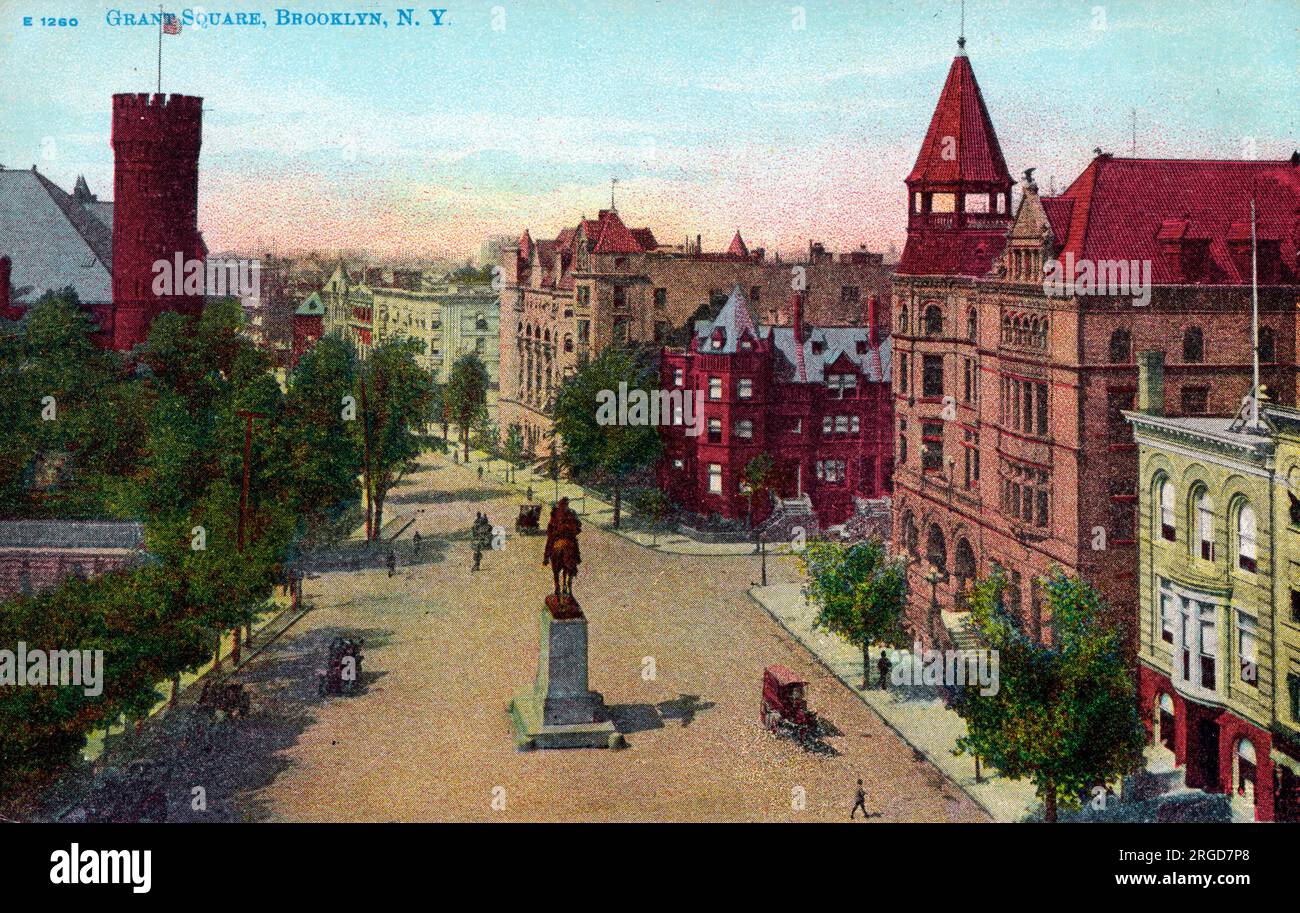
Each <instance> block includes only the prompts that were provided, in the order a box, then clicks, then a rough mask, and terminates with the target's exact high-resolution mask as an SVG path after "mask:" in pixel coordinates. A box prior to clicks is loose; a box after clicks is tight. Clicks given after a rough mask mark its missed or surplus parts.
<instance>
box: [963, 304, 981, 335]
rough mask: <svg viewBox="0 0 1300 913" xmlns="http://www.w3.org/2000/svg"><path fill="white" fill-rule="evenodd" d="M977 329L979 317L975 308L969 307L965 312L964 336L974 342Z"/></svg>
mask: <svg viewBox="0 0 1300 913" xmlns="http://www.w3.org/2000/svg"><path fill="white" fill-rule="evenodd" d="M978 330H979V317H978V316H977V315H976V313H975V309H974V308H971V309H970V310H969V311H967V312H966V338H967V339H969V340H970V341H971V342H974V341H975V339H976V336H977V335H978Z"/></svg>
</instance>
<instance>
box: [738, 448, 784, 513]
mask: <svg viewBox="0 0 1300 913" xmlns="http://www.w3.org/2000/svg"><path fill="white" fill-rule="evenodd" d="M740 478H741V481H743V482H744V483H745V487H746V488H747V489H748V491H747V493H746V494H747V497H748V499H749V503H748V505H747V507H746V510H745V526H746V527H748V528H750V529H752V528H753V526H754V498H755V497H756V496H761V495H762V494H764V493H765V492H767V491H768V490H769V489H771V488H772V485H773V484H774V483H775V481H776V461H775V460H773V459H772V455H771V454H770V453H760V454H759V455H758V456H756V457H753V458H752V459H750V461H749V462H748V463H746V464H745V468H744V469H742V470H741V472H740Z"/></svg>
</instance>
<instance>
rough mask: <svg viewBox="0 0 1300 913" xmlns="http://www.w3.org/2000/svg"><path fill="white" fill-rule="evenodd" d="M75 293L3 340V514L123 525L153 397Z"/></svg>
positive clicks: (31, 315) (32, 315) (47, 304)
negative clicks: (110, 520) (102, 341)
mask: <svg viewBox="0 0 1300 913" xmlns="http://www.w3.org/2000/svg"><path fill="white" fill-rule="evenodd" d="M93 330H94V327H93V325H92V322H91V320H90V317H89V316H88V315H87V314H86V312H85V311H83V310H82V309H81V308H80V306H79V305H78V302H77V296H76V293H75V292H73V291H72V289H65V290H64V291H62V292H58V293H55V292H47V293H46V294H45V295H43V296H42V297H41V298H40V299H39V300H38V301H37V302H36V303H35V304H33V305H32V307H31V308H30V309H29V311H28V313H27V315H26V319H25V320H24V322H23V326H22V329H21V331H20V332H16V333H12V334H6V335H5V336H3V337H0V384H2V385H3V387H2V389H3V396H0V424H3V426H4V428H5V446H4V447H3V448H0V450H3V453H0V513H2V514H3V515H5V516H10V517H37V516H44V517H76V516H85V515H95V516H100V517H121V516H125V515H126V514H127V512H128V510H129V504H128V503H127V502H128V497H129V488H130V485H131V483H132V480H133V475H134V472H135V469H136V466H137V462H138V454H139V441H140V440H141V439H142V438H143V434H144V428H145V423H146V420H147V411H148V403H147V400H146V391H144V390H143V389H142V388H141V386H140V385H139V384H135V383H132V382H131V379H130V378H129V377H128V376H127V375H126V373H125V369H124V366H123V362H122V359H121V358H120V356H118V355H117V354H116V353H114V352H110V351H106V350H104V349H101V348H99V347H97V346H96V345H95V344H94V343H93V342H92V341H91V333H92V332H93Z"/></svg>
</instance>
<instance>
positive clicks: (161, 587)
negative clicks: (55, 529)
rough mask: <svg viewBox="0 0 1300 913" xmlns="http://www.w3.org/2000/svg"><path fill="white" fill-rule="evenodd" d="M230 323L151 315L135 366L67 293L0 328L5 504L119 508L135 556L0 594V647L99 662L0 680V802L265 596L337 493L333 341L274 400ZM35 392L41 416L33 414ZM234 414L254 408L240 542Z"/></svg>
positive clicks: (343, 492)
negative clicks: (68, 678) (40, 681)
mask: <svg viewBox="0 0 1300 913" xmlns="http://www.w3.org/2000/svg"><path fill="white" fill-rule="evenodd" d="M239 319H240V314H239V307H238V304H237V302H234V301H232V300H220V301H214V302H212V303H210V304H209V306H208V307H207V308H206V309H205V310H204V313H203V315H202V317H201V318H199V319H198V320H194V319H190V318H186V317H183V316H181V315H177V314H164V315H162V316H160V317H159V318H158V319H156V320H155V321H154V323H153V325H152V328H151V331H150V334H149V339H148V341H147V342H146V344H145V345H144V346H143V347H142V348H141V350H140V351H139V352H138V353H137V358H138V364H137V365H136V367H135V370H134V371H126V370H124V365H123V363H122V361H121V359H120V357H119V356H117V355H116V354H114V353H111V352H105V351H102V350H99V349H97V348H95V347H94V345H93V343H92V342H91V339H90V333H91V330H92V327H91V326H90V323H89V321H88V320H87V319H86V317H85V315H84V314H83V313H82V312H80V311H79V310H78V309H77V308H76V301H75V297H73V296H71V295H70V294H68V293H65V294H63V295H58V296H47V297H46V298H45V299H43V300H42V301H41V302H39V303H38V304H37V305H36V306H35V307H34V308H33V309H32V311H31V313H30V314H29V315H28V318H27V320H26V321H24V323H23V325H21V326H20V327H18V328H17V330H16V332H14V333H12V334H7V335H4V336H0V384H3V386H2V387H0V417H12V418H13V419H14V420H15V423H16V424H15V427H16V433H17V434H18V435H19V438H18V439H17V440H16V441H15V442H14V447H13V448H10V447H9V446H8V443H9V442H8V441H7V442H6V447H5V448H3V456H2V457H0V510H3V511H4V513H3V515H6V516H10V517H13V516H61V515H80V516H84V517H89V518H101V517H104V516H137V517H141V518H143V519H144V521H145V534H146V545H147V548H148V551H149V559H148V560H147V561H146V562H145V563H143V564H141V565H138V566H136V567H134V568H132V569H130V570H127V571H123V572H119V573H115V574H109V575H106V576H103V577H99V578H96V579H94V580H90V581H81V580H76V579H69V580H68V581H65V583H64V584H63V585H61V586H59V587H56V588H54V589H52V590H49V591H47V592H44V593H41V594H38V595H35V596H23V597H19V598H17V599H13V600H9V601H7V602H5V603H4V604H3V605H0V643H4V644H8V645H12V644H16V643H17V642H19V641H22V642H24V643H26V644H27V645H28V646H29V647H31V648H33V649H65V650H72V649H76V650H95V649H102V650H103V651H104V657H105V663H106V667H107V668H106V670H105V687H104V692H103V694H101V695H98V696H87V695H85V694H84V691H83V690H81V689H77V688H0V795H3V793H4V792H5V791H8V790H12V789H13V788H14V787H15V786H17V785H19V784H22V783H24V782H31V781H32V780H33V779H37V778H40V777H42V776H49V775H52V774H54V773H56V772H57V771H58V769H59V768H60V767H61V766H62V765H64V764H65V763H67V762H68V761H70V760H71V759H72V758H73V757H74V756H75V753H76V751H77V750H78V749H79V748H80V747H81V746H82V745H84V743H85V736H86V733H87V732H89V731H90V730H91V729H92V728H103V727H104V726H105V725H107V724H109V723H111V722H113V721H115V720H117V719H118V718H119V717H121V716H123V715H125V716H126V717H127V718H128V719H138V718H140V717H142V716H143V715H144V714H145V713H147V712H148V710H149V709H150V708H151V707H152V706H153V705H154V703H155V702H156V701H157V700H158V698H159V696H160V695H159V693H158V688H159V683H165V682H166V681H167V680H168V679H171V678H173V677H174V676H177V675H179V674H180V673H182V672H185V671H192V670H193V669H195V668H197V667H198V666H199V665H201V664H202V663H203V662H204V661H205V660H206V659H207V657H208V656H210V655H211V652H212V649H213V646H214V644H215V643H216V642H217V639H218V637H219V635H220V632H221V631H223V630H229V629H231V628H233V627H236V626H237V625H240V624H243V623H246V622H247V621H248V620H249V619H250V618H251V617H252V615H253V614H254V613H256V612H257V611H258V610H259V609H261V608H263V607H264V605H265V601H266V599H267V598H268V597H269V595H270V593H271V589H272V586H273V585H274V583H275V582H276V579H277V577H278V576H279V574H280V573H281V568H282V565H283V563H284V561H285V560H286V558H287V557H288V556H289V555H290V554H291V553H292V549H293V548H294V542H295V540H296V538H297V537H298V536H299V535H300V534H301V531H302V525H303V523H304V520H305V522H307V523H310V522H311V518H313V517H319V516H326V515H328V514H329V513H330V512H331V511H333V510H336V509H338V507H339V505H340V504H346V503H347V502H348V501H350V500H355V498H356V488H357V486H356V476H357V473H358V472H359V470H360V462H359V458H358V457H357V452H356V449H355V447H356V439H355V437H354V436H350V435H349V434H348V433H347V431H346V430H345V429H344V428H343V425H344V420H343V419H342V408H343V402H342V400H343V397H344V396H346V395H349V393H351V392H352V390H353V387H352V382H353V378H354V374H355V371H356V368H355V362H354V358H353V356H352V355H351V353H350V351H348V350H346V348H339V347H338V346H337V345H336V344H335V343H332V342H330V341H325V340H322V344H321V345H322V347H321V348H320V349H319V350H318V351H317V352H315V353H312V354H311V355H309V356H308V357H307V358H305V359H304V363H303V364H300V365H299V369H300V370H299V371H298V372H295V374H294V375H293V376H291V378H290V381H289V388H290V390H289V394H288V396H287V397H286V396H284V395H282V394H281V391H280V389H279V387H278V385H277V384H276V383H275V381H274V379H273V378H272V376H271V373H270V370H269V367H270V366H269V364H268V362H267V359H266V358H265V357H264V356H263V355H262V354H261V353H259V352H258V351H257V350H255V349H254V348H253V347H252V344H251V343H250V342H249V341H248V340H247V339H246V338H245V337H244V336H242V335H241V334H240V333H239ZM396 373H398V374H402V372H400V371H399V372H396ZM393 374H394V371H393V370H392V369H390V368H389V366H388V363H387V362H386V361H384V360H381V362H380V363H379V365H378V371H377V375H376V376H377V377H378V378H379V379H380V382H379V384H378V388H379V390H380V396H379V402H380V403H386V402H388V401H389V397H390V395H391V396H393V397H395V398H396V399H397V400H399V401H400V400H401V398H402V397H401V395H399V394H396V393H392V392H391V391H392V390H395V389H396V390H401V389H404V385H403V384H402V383H401V382H398V381H393V380H391V378H392V376H393ZM402 376H403V377H404V376H405V375H404V374H403V375H402ZM421 376H422V377H423V378H424V379H426V380H427V375H421ZM45 391H49V392H48V393H47V392H45ZM46 395H50V396H54V397H55V402H56V404H57V416H58V417H57V419H56V420H55V421H53V422H46V423H44V424H37V422H41V421H42V420H41V417H40V408H41V398H42V397H43V396H46ZM246 411H252V412H256V413H259V414H260V415H261V416H262V417H261V418H259V419H258V420H257V422H256V423H255V425H254V428H253V434H252V439H251V443H252V447H251V459H250V460H249V465H248V470H249V498H248V506H247V510H246V511H245V521H246V522H245V542H244V548H243V550H242V551H241V550H240V549H239V544H238V536H237V531H238V526H239V517H240V494H241V488H242V485H243V475H244V442H245V434H246V431H247V419H246V418H245V417H244V416H243V415H241V414H240V413H241V412H246ZM417 414H419V413H418V412H417ZM33 416H34V418H33ZM352 424H356V423H352ZM375 430H376V435H377V437H378V439H379V447H380V453H381V455H385V454H390V453H392V452H394V449H395V448H393V447H391V446H389V444H388V440H387V436H388V435H389V434H390V433H391V429H389V428H388V424H387V422H386V421H384V420H383V418H382V416H381V417H380V418H379V419H378V420H377V421H376V422H375ZM51 467H53V468H51ZM44 476H48V478H45V477H44ZM196 530H197V531H198V532H199V534H198V535H196Z"/></svg>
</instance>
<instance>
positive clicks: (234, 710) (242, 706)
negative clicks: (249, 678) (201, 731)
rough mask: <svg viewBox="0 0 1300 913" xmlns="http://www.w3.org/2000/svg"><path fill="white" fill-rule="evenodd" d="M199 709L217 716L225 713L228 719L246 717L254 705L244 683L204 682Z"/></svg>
mask: <svg viewBox="0 0 1300 913" xmlns="http://www.w3.org/2000/svg"><path fill="white" fill-rule="evenodd" d="M199 707H200V708H201V709H203V710H205V711H207V712H208V713H209V714H211V715H213V716H216V715H217V714H218V713H223V714H225V715H226V716H228V717H236V716H238V717H246V716H248V712H249V710H251V709H252V704H251V702H250V700H249V698H248V692H247V691H245V690H244V685H243V683H242V682H229V681H227V682H212V681H209V680H208V679H204V681H203V690H202V691H201V692H199Z"/></svg>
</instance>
